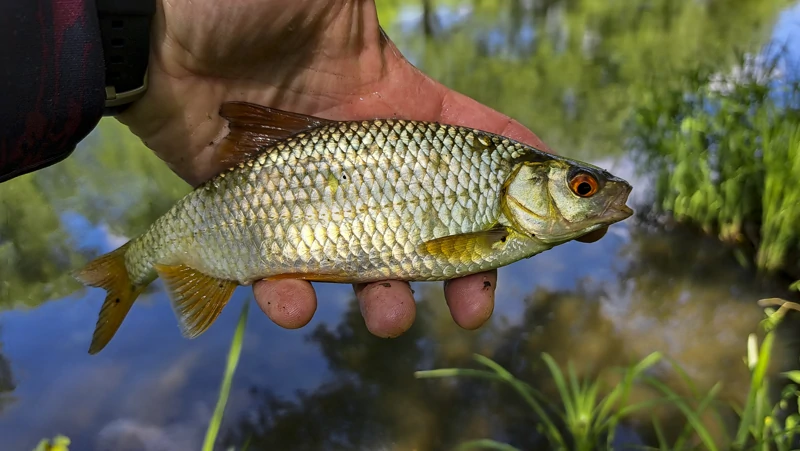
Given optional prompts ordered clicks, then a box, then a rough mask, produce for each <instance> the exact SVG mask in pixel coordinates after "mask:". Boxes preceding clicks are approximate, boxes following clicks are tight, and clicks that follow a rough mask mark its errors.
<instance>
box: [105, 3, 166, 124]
mask: <svg viewBox="0 0 800 451" xmlns="http://www.w3.org/2000/svg"><path fill="white" fill-rule="evenodd" d="M95 1H96V7H97V15H98V18H99V21H100V35H101V42H102V47H103V58H104V61H105V94H106V98H105V108H104V115H106V116H112V115H116V114H118V113H120V112H122V111H124V110H125V109H127V108H128V107H129V106H130V105H131V104H132V103H133V102H135V101H136V100H138V99H139V98H141V97H142V96H143V95H144V93H145V92H146V91H147V87H148V83H147V72H148V65H149V57H150V28H151V23H152V21H153V17H154V15H155V11H156V1H157V0H95Z"/></svg>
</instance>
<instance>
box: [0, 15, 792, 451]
mask: <svg viewBox="0 0 800 451" xmlns="http://www.w3.org/2000/svg"><path fill="white" fill-rule="evenodd" d="M423 3H424V4H428V5H429V7H430V9H429V10H428V17H427V25H425V26H424V27H423V24H422V23H421V22H419V20H418V19H419V18H420V17H424V10H423ZM778 6H779V5H778V3H775V2H763V1H761V0H709V1H707V2H700V3H698V2H669V1H666V0H658V1H655V2H653V1H632V2H622V3H618V2H617V3H615V2H611V3H609V2H600V1H595V0H576V1H570V2H565V1H560V0H550V1H537V0H534V1H508V2H458V1H455V2H454V1H441V2H439V1H430V2H417V1H401V0H381V1H379V11H380V14H381V15H382V21H383V23H384V24H386V28H387V31H389V33H390V34H391V35H392V36H393V38H395V39H396V41H397V42H398V45H399V46H400V48H401V49H402V50H403V51H404V53H407V54H408V55H409V56H410V57H411V59H412V60H413V61H414V62H416V63H417V64H418V65H420V66H421V67H422V69H424V70H425V71H427V72H429V73H431V74H432V75H433V76H434V77H436V78H438V79H439V80H441V81H443V82H444V83H446V84H448V85H450V86H452V87H454V88H455V89H458V90H461V91H463V92H465V93H466V94H468V95H471V96H473V97H476V98H478V99H479V100H481V101H483V102H486V103H488V104H489V105H491V106H493V107H496V108H498V109H500V110H502V111H504V112H507V113H508V114H510V115H512V116H514V117H516V118H519V119H520V120H521V121H522V122H523V123H525V124H526V125H528V126H530V127H531V128H532V129H533V130H535V131H536V132H537V133H538V134H540V135H541V136H542V137H543V138H544V139H545V140H546V141H547V142H548V143H549V144H551V145H552V146H553V147H554V148H557V149H559V150H560V151H561V152H562V153H566V154H570V155H575V156H581V157H583V158H587V159H589V160H590V161H592V162H596V163H599V164H600V165H602V166H604V167H612V166H613V164H614V161H613V159H612V158H611V157H612V156H613V155H614V154H617V153H620V152H621V151H622V149H623V148H624V147H623V145H622V143H621V142H620V140H619V133H620V130H621V126H620V124H621V121H622V120H623V118H624V117H625V112H626V111H628V110H629V109H630V106H631V105H632V104H635V103H636V102H639V101H642V99H646V94H647V92H646V87H648V86H652V81H653V80H654V79H656V78H657V77H666V78H669V74H670V71H671V70H674V69H675V68H676V67H678V66H680V65H682V64H687V63H691V62H692V61H697V60H700V59H702V60H704V61H708V62H709V64H719V65H720V66H721V67H724V66H725V64H726V61H727V60H728V57H729V56H730V53H729V52H728V50H727V49H730V48H734V47H747V45H750V44H751V43H754V42H757V41H758V40H759V37H761V36H762V35H763V34H764V30H767V29H768V28H769V25H770V24H771V22H772V21H773V18H774V16H775V11H777V8H778ZM418 27H422V28H418ZM425 29H427V35H428V38H427V39H426V38H424V37H423V36H425V33H421V32H420V30H422V31H424V30H425ZM720 49H725V50H720ZM623 163H625V161H624V160H623ZM623 167H627V166H623ZM612 172H615V173H621V174H622V175H623V176H626V177H630V175H631V172H630V171H629V172H627V173H626V172H624V171H620V170H619V168H618V167H615V168H614V169H613V171H612ZM634 185H635V186H636V190H635V191H634V198H638V199H641V198H642V194H643V192H645V191H646V189H647V187H648V186H649V184H648V182H647V181H646V180H637V181H636V182H635V183H634ZM186 191H188V187H187V186H186V185H185V184H184V183H183V182H181V181H180V180H178V179H177V177H175V176H174V175H173V174H171V173H170V172H169V170H168V169H167V168H166V167H165V166H164V165H163V164H162V163H161V162H160V161H159V160H158V159H157V158H156V157H154V156H153V155H151V154H150V153H149V152H148V151H147V150H146V149H144V148H142V146H141V145H140V144H139V143H138V141H137V139H136V138H135V137H133V136H131V135H130V134H129V133H127V132H126V131H124V128H123V127H121V126H119V125H118V124H116V123H114V122H113V121H109V120H104V121H103V122H102V123H101V127H100V129H99V130H98V131H96V132H95V133H94V134H93V135H92V136H91V137H90V138H89V139H88V140H87V141H86V142H84V143H83V144H82V145H81V146H80V148H79V149H78V151H77V152H76V153H75V154H74V156H73V157H71V158H70V159H68V160H66V161H65V162H63V163H60V164H58V165H56V166H54V167H52V168H48V169H47V170H44V171H40V172H37V173H35V174H30V175H27V176H23V177H20V178H18V179H15V180H14V181H12V182H10V183H5V184H3V185H0V312H2V313H0V314H2V317H0V326H1V327H0V342H1V343H2V347H0V412H1V413H2V416H0V437H2V438H3V444H4V446H7V447H8V448H9V449H21V450H25V449H31V448H32V447H33V446H34V445H35V443H36V442H37V441H38V440H39V439H40V438H42V437H45V436H53V435H54V434H56V433H65V434H68V435H69V436H70V437H71V438H72V439H73V443H74V444H75V448H76V449H80V450H107V449H114V450H126V449H137V450H139V449H146V450H156V449H159V450H160V449H197V448H199V443H200V442H201V441H202V438H203V432H204V428H205V426H206V424H207V421H208V418H209V416H210V414H211V411H212V409H213V406H214V402H215V399H216V391H217V389H218V385H219V380H220V377H221V373H222V365H223V362H224V358H225V353H226V352H227V347H228V343H229V339H230V336H231V335H232V331H233V328H234V325H235V322H236V319H237V315H238V309H239V307H240V306H241V305H242V303H243V302H250V299H249V298H248V295H249V292H248V289H246V288H242V289H239V290H237V292H236V294H235V295H234V298H233V300H232V302H231V304H230V306H229V307H228V308H226V309H225V311H224V312H223V313H222V315H221V316H220V318H219V319H218V321H217V322H216V323H215V325H214V326H213V327H212V328H211V329H210V330H209V331H208V332H207V333H206V334H204V335H203V336H202V337H200V338H199V339H197V340H192V341H188V340H184V339H183V338H181V336H180V333H179V332H178V329H177V326H176V323H175V318H174V315H173V313H172V312H171V311H170V309H169V306H168V303H167V300H166V298H165V296H164V294H163V290H162V289H161V285H160V283H157V284H154V285H153V286H152V289H151V291H149V292H148V293H147V294H146V295H144V296H142V297H141V298H140V300H139V301H138V302H137V304H136V306H135V308H134V309H133V310H132V311H131V313H130V314H129V316H128V318H127V319H126V321H125V324H124V325H123V326H122V328H121V329H120V332H119V333H118V335H117V337H115V340H114V342H113V343H112V344H111V345H110V346H109V347H108V348H107V349H106V350H104V352H103V353H101V354H100V355H97V356H92V357H90V356H88V355H87V354H86V348H87V345H88V343H89V340H90V337H91V333H92V330H93V327H94V322H95V320H96V315H97V311H98V309H99V307H100V304H101V302H102V297H103V296H102V292H101V291H100V290H89V291H87V290H83V289H81V287H80V286H79V285H78V284H77V282H75V281H73V280H72V279H71V278H69V277H68V276H67V275H66V273H67V271H69V270H71V269H73V268H76V267H79V266H80V265H81V264H82V263H83V262H85V261H86V259H87V258H88V257H90V256H93V255H96V254H97V253H99V252H103V251H108V250H110V249H113V248H115V247H117V246H118V245H119V244H121V243H122V242H124V240H125V239H126V237H129V236H131V235H133V234H135V233H139V232H141V231H142V230H144V228H145V227H146V226H147V225H149V224H150V223H151V222H152V221H153V220H154V219H155V218H156V217H157V216H158V215H160V214H161V213H163V212H164V211H165V210H166V209H167V208H168V207H169V206H170V205H171V204H172V203H173V202H174V200H175V199H177V198H178V197H180V196H181V195H182V194H183V193H185V192H186ZM318 288H319V291H318V293H319V299H320V303H319V308H318V312H317V315H316V317H315V318H314V320H313V321H312V323H311V324H309V326H308V327H307V328H305V329H302V330H300V331H287V330H283V329H280V328H278V327H277V326H275V325H274V324H272V323H271V322H270V321H269V320H268V319H267V318H266V317H264V316H263V315H260V314H254V315H251V318H250V320H249V322H248V329H247V333H246V338H245V348H244V351H243V356H242V360H241V363H240V368H239V371H238V373H237V376H236V378H235V380H234V388H233V393H232V395H231V400H230V403H229V407H228V409H227V411H226V413H227V415H228V417H227V419H226V421H225V423H224V425H223V432H224V434H225V436H226V440H227V441H228V442H230V443H240V442H241V440H242V439H244V438H245V437H247V436H248V435H250V434H252V435H253V438H254V445H257V446H255V447H254V449H291V450H303V449H314V450H316V449H331V448H333V449H398V450H407V449H415V448H416V449H420V450H428V449H443V448H447V447H449V446H451V445H454V444H456V443H458V442H460V441H462V440H465V439H468V438H479V437H494V438H496V439H498V440H503V441H509V442H512V443H514V444H516V445H518V446H521V447H525V448H528V449H530V448H536V447H537V446H539V445H543V444H542V443H539V442H537V440H538V437H537V436H536V434H535V433H534V432H533V427H532V423H531V421H532V418H531V416H530V412H529V411H528V410H527V409H526V408H525V407H524V406H523V404H522V402H520V400H519V399H517V398H516V397H515V396H513V394H511V393H510V392H509V391H508V390H505V389H502V388H500V387H498V386H493V385H491V384H486V383H483V382H478V381H459V382H458V383H456V382H448V381H419V380H415V379H413V377H412V375H413V371H414V370H418V369H430V368H435V367H442V366H464V365H470V357H471V354H472V353H474V352H478V353H482V354H486V355H489V356H491V357H493V358H495V359H496V360H498V361H499V362H500V363H502V364H503V365H505V366H507V367H508V368H509V369H511V370H513V371H514V372H515V373H516V374H518V375H519V376H520V377H523V378H525V379H528V380H530V381H532V382H533V383H535V384H538V385H539V387H540V388H541V389H543V390H546V391H550V392H551V393H552V387H550V386H549V385H548V384H549V382H548V378H546V377H545V372H544V368H543V367H542V365H541V362H540V361H539V359H538V355H539V353H540V352H542V351H547V352H549V353H551V354H552V355H554V357H555V358H556V360H557V361H559V362H560V363H565V362H566V361H567V360H572V361H573V362H575V364H576V365H577V368H578V369H579V371H580V373H581V374H582V375H584V376H589V377H601V378H604V379H603V380H606V381H607V383H608V384H609V385H610V384H612V383H613V378H612V377H611V376H610V375H609V374H610V373H604V370H605V369H608V368H609V367H610V366H613V365H626V364H630V363H632V362H634V361H637V360H638V359H640V358H642V357H643V356H645V355H647V354H648V353H649V352H651V351H654V350H660V351H663V352H665V353H667V354H669V355H670V356H671V357H673V358H675V359H676V360H678V361H679V363H681V364H682V365H683V366H684V367H685V368H686V369H687V371H688V372H689V373H690V374H691V375H692V376H693V377H694V378H696V380H697V381H698V385H699V386H700V389H701V390H703V389H708V388H709V387H710V386H711V385H712V384H713V383H715V382H717V381H718V380H722V381H723V382H724V390H723V393H722V396H723V399H725V400H729V401H741V399H742V396H743V394H744V393H745V392H746V387H745V378H746V372H745V369H744V366H743V364H742V361H741V357H742V355H743V353H744V346H745V340H746V337H747V334H748V333H749V332H751V331H752V330H754V328H755V325H756V323H757V322H758V320H759V319H760V310H759V309H758V308H757V307H756V305H755V301H756V300H757V299H760V298H764V297H774V296H782V295H784V294H785V293H784V290H783V285H782V284H776V283H775V282H771V281H767V280H758V279H757V278H755V277H754V276H752V274H750V273H749V272H748V271H746V270H743V269H741V268H740V267H739V266H738V264H737V263H736V261H735V258H734V257H733V256H731V255H730V254H729V253H728V251H727V250H725V249H724V248H721V247H720V246H719V245H718V244H717V243H716V242H715V241H714V240H711V239H700V238H698V237H697V236H694V235H692V234H690V233H688V232H684V231H680V230H672V231H666V232H665V231H664V230H663V229H652V230H651V229H650V228H648V227H645V226H643V225H637V224H634V223H633V222H632V221H629V222H626V223H625V224H622V225H617V226H614V227H612V229H611V230H610V232H609V234H608V235H607V236H606V237H604V238H603V239H602V240H600V241H599V242H597V243H593V244H591V245H586V244H580V243H570V244H568V245H565V246H563V247H559V248H557V249H555V250H552V251H549V252H547V253H544V254H542V255H539V256H537V257H535V258H533V259H530V260H526V261H522V262H519V263H517V264H514V265H511V266H509V267H506V268H503V269H502V270H501V271H500V284H499V286H498V294H497V309H496V314H495V316H494V317H493V318H492V320H491V321H490V323H489V324H487V325H486V326H485V327H484V328H482V329H480V330H479V331H473V332H467V331H463V330H461V329H459V328H458V327H457V326H455V325H454V324H453V321H452V319H451V318H450V317H449V313H448V312H447V308H446V306H445V304H444V301H443V299H442V296H441V288H440V287H439V286H437V285H428V284H418V285H416V286H415V289H416V290H417V294H418V299H419V300H420V302H419V310H418V319H417V323H416V324H415V325H414V327H413V328H412V329H411V330H410V331H409V332H408V333H407V334H406V335H404V336H402V337H400V338H398V339H394V340H382V339H377V338H375V337H373V336H371V335H369V334H368V333H367V331H366V328H365V327H364V324H363V319H362V318H361V316H360V314H359V312H358V307H357V305H356V304H355V303H354V301H353V299H352V292H351V290H350V288H349V287H347V286H338V285H319V286H318ZM252 311H253V312H257V310H255V309H254V310H252ZM795 342H796V340H795V337H793V336H792V334H791V332H790V331H789V332H787V333H786V337H785V339H784V340H782V341H781V343H783V344H784V345H786V344H788V345H789V346H790V347H784V348H782V351H785V355H783V356H781V360H779V362H778V365H776V366H775V368H774V369H773V371H778V370H779V369H780V368H781V367H788V366H796V364H797V362H796V361H795V359H794V358H793V356H794V355H795V354H793V353H792V352H791V351H793V350H794V347H791V346H793V345H794V343H795ZM660 376H661V377H662V378H663V379H664V380H666V381H667V382H668V383H669V384H670V385H672V386H673V387H675V388H677V389H678V390H683V389H684V388H683V387H682V386H681V385H680V384H679V382H678V381H677V380H676V379H675V378H674V373H671V372H668V371H666V370H664V369H662V370H661V373H660ZM650 396H653V394H652V393H650V392H649V391H647V390H645V389H641V390H639V391H638V392H637V399H644V398H647V397H650ZM657 412H658V414H659V415H660V416H661V417H662V419H663V420H664V421H662V423H664V424H667V425H668V427H670V428H674V427H677V425H679V424H681V423H679V422H678V418H679V417H678V415H677V414H676V412H674V411H671V410H669V409H665V410H663V411H657ZM638 431H639V433H640V434H641V439H642V440H644V441H646V440H648V437H649V435H648V434H649V432H648V430H647V428H646V427H643V428H640V429H639V430H638Z"/></svg>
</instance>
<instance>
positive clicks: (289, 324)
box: [253, 279, 317, 329]
mask: <svg viewBox="0 0 800 451" xmlns="http://www.w3.org/2000/svg"><path fill="white" fill-rule="evenodd" d="M253 294H254V295H255V297H256V303H257V304H258V306H259V307H261V310H263V311H264V313H266V314H267V316H268V317H269V319H271V320H272V321H273V322H274V323H275V324H277V325H279V326H281V327H285V328H286V329H298V328H300V327H303V326H305V325H306V324H308V322H309V321H311V318H313V317H314V313H315V312H316V311H317V295H316V293H315V292H314V287H312V286H311V284H310V283H308V282H306V281H304V280H297V279H287V280H280V281H265V280H262V281H259V282H256V283H255V284H253Z"/></svg>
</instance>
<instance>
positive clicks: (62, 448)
mask: <svg viewBox="0 0 800 451" xmlns="http://www.w3.org/2000/svg"><path fill="white" fill-rule="evenodd" d="M70 443H71V441H70V439H69V437H66V436H64V435H57V436H55V437H54V438H53V440H48V439H42V440H41V441H40V442H39V444H37V445H36V448H34V449H33V451H69V445H70Z"/></svg>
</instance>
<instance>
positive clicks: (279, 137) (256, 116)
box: [218, 102, 334, 166]
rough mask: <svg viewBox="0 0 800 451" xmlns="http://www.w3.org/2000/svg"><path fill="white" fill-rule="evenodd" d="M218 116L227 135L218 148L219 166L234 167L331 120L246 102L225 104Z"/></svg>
mask: <svg viewBox="0 0 800 451" xmlns="http://www.w3.org/2000/svg"><path fill="white" fill-rule="evenodd" d="M219 115H220V116H221V117H222V118H223V119H226V120H227V121H228V122H229V128H230V133H228V135H227V136H226V137H225V140H224V141H223V142H222V144H221V145H220V148H219V152H218V153H219V155H220V163H223V164H225V165H226V166H233V165H236V164H238V163H241V162H244V161H247V160H249V159H251V158H253V157H254V156H255V155H257V154H259V153H261V152H263V151H264V150H265V149H266V148H268V147H270V146H273V145H275V144H277V143H278V142H280V141H283V140H285V139H287V138H289V137H291V136H294V135H296V134H298V133H301V132H304V131H308V130H311V129H314V128H317V127H320V126H323V125H328V124H331V123H333V122H334V121H331V120H328V119H322V118H319V117H315V116H308V115H305V114H299V113H292V112H289V111H283V110H278V109H275V108H269V107H265V106H261V105H256V104H253V103H247V102H225V103H223V104H222V107H221V108H220V110H219Z"/></svg>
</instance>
